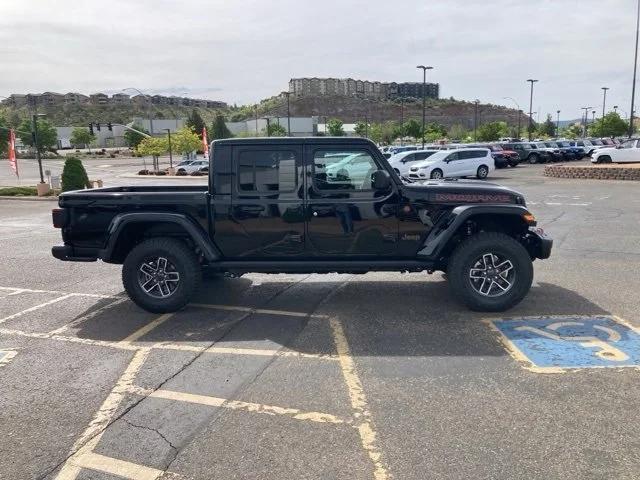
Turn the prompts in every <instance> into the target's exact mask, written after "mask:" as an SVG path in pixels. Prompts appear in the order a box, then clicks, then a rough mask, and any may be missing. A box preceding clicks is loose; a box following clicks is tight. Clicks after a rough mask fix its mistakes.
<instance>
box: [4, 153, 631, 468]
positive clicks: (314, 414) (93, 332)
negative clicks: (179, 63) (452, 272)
mask: <svg viewBox="0 0 640 480" xmlns="http://www.w3.org/2000/svg"><path fill="white" fill-rule="evenodd" d="M105 168H106V167H105ZM113 178H114V179H115V178H117V176H115V174H114V177H113ZM491 180H492V181H495V182H497V183H502V184H505V185H508V186H511V187H514V188H516V189H518V190H520V191H521V192H522V193H524V194H525V196H526V198H527V201H528V204H529V207H530V209H531V210H532V211H533V212H534V213H535V214H536V216H537V217H538V219H539V224H540V225H541V226H542V227H544V228H545V230H547V231H548V233H549V234H550V235H551V236H553V237H554V238H555V245H554V251H553V254H552V257H551V259H549V260H547V261H544V262H536V264H535V281H534V286H533V288H532V291H531V292H530V294H529V296H528V297H527V298H526V299H525V300H524V301H523V302H522V303H521V304H520V305H519V306H517V307H516V308H514V309H513V310H511V311H509V312H507V313H506V314H502V315H491V316H488V315H483V314H479V313H473V312H469V311H467V310H466V309H465V308H463V307H461V306H459V305H458V304H457V303H455V302H454V301H453V299H452V297H451V295H450V294H449V292H448V288H447V283H446V280H445V279H444V278H443V276H442V275H440V274H435V275H427V274H426V273H425V274H405V275H402V274H391V273H371V274H367V275H353V276H351V275H257V274H253V275H246V276H243V277H241V278H237V279H223V280H215V281H209V282H207V283H206V284H205V285H204V288H203V289H202V291H201V292H200V294H199V297H198V299H197V301H196V302H194V304H193V305H190V306H189V307H188V308H187V309H185V310H183V311H181V312H179V313H176V314H173V315H162V316H160V315H153V314H149V313H147V312H144V311H142V310H140V309H139V308H137V307H136V306H135V305H133V304H132V303H131V302H130V301H128V300H127V299H126V297H124V296H123V291H122V285H121V281H120V268H119V267H118V266H114V265H106V264H101V263H89V264H75V263H62V262H59V261H57V260H55V259H53V258H52V257H51V255H50V247H51V246H52V245H54V244H56V243H58V242H59V241H60V240H59V232H57V231H55V230H54V229H53V228H52V227H51V226H50V215H49V211H50V209H51V208H52V207H53V206H54V205H55V203H54V202H49V201H20V200H0V242H1V244H2V248H1V249H0V388H1V390H2V392H3V394H2V395H1V396H0V432H1V435H0V451H1V452H2V453H3V454H2V455H0V478H7V479H23V478H24V479H31V478H37V479H56V478H57V479H60V480H69V479H76V478H77V479H82V480H86V479H99V480H103V479H104V480H107V479H116V478H130V479H136V480H137V479H140V480H146V479H158V478H162V479H213V478H216V479H217V478H221V479H227V478H229V479H231V478H234V479H282V478H287V479H289V478H291V479H294V478H295V479H298V478H300V479H303V478H304V479H307V478H308V479H376V480H384V479H390V478H395V479H425V478H430V479H532V478H536V479H537V478H541V479H542V478H544V479H548V478H563V479H565V480H567V479H600V478H615V479H637V478H638V472H639V471H640V416H638V413H637V412H638V405H639V404H640V382H639V381H638V379H639V372H640V371H639V369H638V365H639V364H638V363H637V361H638V358H637V356H636V354H637V351H636V349H637V348H638V345H636V344H634V343H633V342H634V340H635V336H636V335H637V332H635V331H634V328H638V327H640V314H639V313H638V312H640V296H639V295H638V294H637V292H638V291H640V274H638V272H639V271H640V196H638V193H637V192H638V184H637V183H635V182H616V181H595V180H593V181H591V180H584V181H576V180H563V179H553V178H545V177H543V176H542V167H541V166H528V165H526V166H522V167H518V168H516V169H508V170H499V171H497V172H495V174H494V176H493V178H492V179H491ZM114 181H115V180H114ZM119 181H120V183H126V180H125V179H120V180H119ZM0 183H1V182H0ZM489 317H490V318H489ZM513 322H516V323H513ZM505 325H506V327H505ZM516 325H517V326H516ZM592 325H596V327H595V328H596V329H598V330H597V332H604V333H606V335H604V337H602V336H599V335H600V334H599V333H597V332H596V330H593V331H592V332H591V333H589V335H590V336H589V335H587V334H586V333H584V332H579V333H576V334H575V335H574V338H573V339H567V338H568V337H569V336H571V328H578V327H579V328H578V330H580V329H589V328H591V327H590V326H592ZM523 326H524V327H525V329H528V330H523V329H522V327H523ZM511 327H513V328H511ZM536 329H537V330H536ZM563 329H564V330H563ZM578 330H576V331H578ZM514 331H517V332H516V333H515V334H514ZM540 331H542V332H543V333H542V334H537V333H536V332H538V333H539V332H540ZM531 332H533V333H531ZM554 332H555V333H554ZM558 332H562V334H560V333H558ZM593 332H596V333H593ZM607 332H608V333H607ZM525 333H531V335H533V336H532V337H526V336H525ZM556 333H558V338H557V339H555V338H553V336H554V335H555V334H556ZM536 335H537V336H536ZM560 337H562V338H560ZM591 337H593V338H591ZM532 338H533V343H532V342H531V341H530V340H531V339H532ZM589 338H591V340H589ZM541 340H546V344H544V345H542V344H541V343H540V341H541ZM574 340H575V341H574ZM527 342H529V343H527ZM536 342H538V343H536ZM625 342H626V343H625ZM545 349H547V350H548V352H547V353H548V355H547V356H544V355H542V354H541V351H542V353H545ZM611 352H613V353H611ZM616 352H617V353H616ZM600 353H601V354H602V355H597V354H600ZM607 355H610V356H609V357H607ZM615 355H618V357H619V358H614V357H615ZM620 358H625V359H624V360H620ZM546 362H548V363H546ZM563 362H565V363H563ZM549 365H551V367H549ZM558 365H560V366H558Z"/></svg>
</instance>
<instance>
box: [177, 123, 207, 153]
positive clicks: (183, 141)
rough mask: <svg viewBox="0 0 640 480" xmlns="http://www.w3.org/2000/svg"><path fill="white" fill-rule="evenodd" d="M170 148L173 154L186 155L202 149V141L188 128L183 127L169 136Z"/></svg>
mask: <svg viewBox="0 0 640 480" xmlns="http://www.w3.org/2000/svg"><path fill="white" fill-rule="evenodd" d="M171 146H172V147H173V150H174V151H175V152H178V153H180V154H182V155H186V154H188V153H191V152H195V151H198V150H200V149H202V140H201V139H200V137H198V135H197V134H196V133H195V132H194V131H192V130H191V129H190V128H188V127H183V128H181V129H180V130H178V131H177V132H175V133H173V134H172V135H171Z"/></svg>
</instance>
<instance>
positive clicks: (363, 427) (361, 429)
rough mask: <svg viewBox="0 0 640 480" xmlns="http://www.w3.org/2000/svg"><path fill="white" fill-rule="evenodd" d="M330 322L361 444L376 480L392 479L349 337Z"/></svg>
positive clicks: (335, 319)
mask: <svg viewBox="0 0 640 480" xmlns="http://www.w3.org/2000/svg"><path fill="white" fill-rule="evenodd" d="M329 322H330V324H331V330H332V332H333V339H334V341H335V344H336V349H337V350H338V359H339V361H340V368H341V369H342V375H343V377H344V381H345V383H346V384H347V389H348V390H349V398H350V399H351V406H352V408H353V409H354V411H355V418H356V422H357V429H358V433H359V435H360V442H361V443H362V447H363V448H364V450H365V451H366V452H367V454H368V455H369V458H370V459H371V461H372V462H373V466H374V471H373V476H374V478H375V479H376V480H386V479H388V478H390V476H389V473H388V472H387V468H386V466H385V464H384V462H383V461H382V452H381V451H380V448H379V446H378V441H377V439H376V431H375V427H374V425H373V420H372V418H371V412H370V411H369V407H368V404H367V398H366V396H365V394H364V390H363V388H362V382H361V381H360V377H359V376H358V373H357V371H356V367H355V363H354V361H353V358H352V357H351V350H350V348H349V342H348V341H347V336H346V335H345V333H344V329H343V328H342V324H341V323H340V321H339V320H338V319H337V318H334V317H332V318H331V319H330V320H329Z"/></svg>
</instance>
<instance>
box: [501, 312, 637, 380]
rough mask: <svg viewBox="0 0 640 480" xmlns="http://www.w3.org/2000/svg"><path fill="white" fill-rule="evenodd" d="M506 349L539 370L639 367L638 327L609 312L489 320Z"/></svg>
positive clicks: (531, 367) (533, 368)
mask: <svg viewBox="0 0 640 480" xmlns="http://www.w3.org/2000/svg"><path fill="white" fill-rule="evenodd" d="M489 323H490V324H491V325H492V326H493V327H494V328H495V329H496V330H497V331H498V332H499V333H500V334H501V336H502V339H503V341H504V343H505V345H506V346H507V348H508V349H509V351H510V353H511V354H512V355H513V356H514V357H515V358H516V359H517V360H521V361H523V362H527V363H528V364H529V365H530V369H531V370H533V371H539V372H559V371H564V370H567V369H578V368H604V367H617V368H620V367H640V331H639V330H638V329H636V328H634V327H632V326H631V325H630V324H628V323H627V322H625V321H623V320H621V319H619V318H617V317H610V316H562V317H524V318H511V319H500V320H491V321H490V322H489Z"/></svg>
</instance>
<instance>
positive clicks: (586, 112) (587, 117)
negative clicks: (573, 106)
mask: <svg viewBox="0 0 640 480" xmlns="http://www.w3.org/2000/svg"><path fill="white" fill-rule="evenodd" d="M591 108H593V107H582V110H584V132H583V134H582V136H583V137H586V136H587V124H588V123H589V110H590V109H591Z"/></svg>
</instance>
